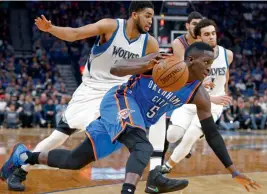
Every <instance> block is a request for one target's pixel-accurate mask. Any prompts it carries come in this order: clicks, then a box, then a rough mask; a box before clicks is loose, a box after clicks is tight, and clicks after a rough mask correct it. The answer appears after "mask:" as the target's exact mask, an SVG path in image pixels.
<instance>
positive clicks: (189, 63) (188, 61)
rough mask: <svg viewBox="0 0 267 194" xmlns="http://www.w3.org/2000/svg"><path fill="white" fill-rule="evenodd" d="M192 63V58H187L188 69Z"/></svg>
mask: <svg viewBox="0 0 267 194" xmlns="http://www.w3.org/2000/svg"><path fill="white" fill-rule="evenodd" d="M193 62H194V57H192V56H189V57H188V58H187V64H188V67H190V66H191V65H192V64H193Z"/></svg>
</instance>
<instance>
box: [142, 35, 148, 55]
mask: <svg viewBox="0 0 267 194" xmlns="http://www.w3.org/2000/svg"><path fill="white" fill-rule="evenodd" d="M147 40H148V33H146V37H145V40H144V45H143V51H142V57H143V56H145V55H146V46H147Z"/></svg>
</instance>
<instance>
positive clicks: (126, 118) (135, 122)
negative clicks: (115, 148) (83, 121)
mask: <svg viewBox="0 0 267 194" xmlns="http://www.w3.org/2000/svg"><path fill="white" fill-rule="evenodd" d="M117 89H118V88H117V87H114V88H112V89H111V90H110V91H109V92H107V94H106V95H105V96H104V98H103V101H102V103H101V106H100V114H101V120H102V121H103V123H104V124H105V125H106V129H107V130H108V133H109V134H110V137H111V139H112V141H115V140H116V139H117V138H118V137H119V135H120V134H121V133H123V132H124V130H125V129H126V128H127V126H131V127H135V128H140V129H143V130H145V128H146V127H145V122H144V118H143V116H142V113H141V110H140V108H139V106H138V104H137V102H136V101H135V99H134V98H133V97H132V96H131V95H129V94H123V93H122V94H118V93H117Z"/></svg>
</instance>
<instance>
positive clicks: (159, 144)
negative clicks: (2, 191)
mask: <svg viewBox="0 0 267 194" xmlns="http://www.w3.org/2000/svg"><path fill="white" fill-rule="evenodd" d="M202 18H203V17H202V15H201V14H200V13H199V12H191V13H190V14H189V15H188V19H187V21H186V24H185V27H186V29H187V33H186V34H185V35H181V36H179V37H178V38H177V39H175V40H174V41H173V43H172V46H173V53H174V54H175V55H176V56H177V57H178V59H179V60H180V61H182V60H184V53H185V50H186V49H187V48H188V47H189V45H190V44H192V43H194V42H195V41H196V38H195V36H194V28H195V26H196V25H197V23H198V22H200V21H201V19H202ZM170 116H171V112H170V113H167V114H166V116H165V115H164V116H162V118H161V119H160V120H159V121H158V123H157V124H156V125H155V126H152V127H151V128H150V129H149V141H150V142H151V143H152V145H153V147H154V152H153V154H152V156H151V159H150V170H153V169H154V168H155V167H156V166H157V165H162V164H163V163H162V162H164V156H165V152H166V151H167V148H168V142H167V141H166V139H164V138H162V137H166V130H167V128H168V126H169V123H170ZM166 117H167V119H165V118H166Z"/></svg>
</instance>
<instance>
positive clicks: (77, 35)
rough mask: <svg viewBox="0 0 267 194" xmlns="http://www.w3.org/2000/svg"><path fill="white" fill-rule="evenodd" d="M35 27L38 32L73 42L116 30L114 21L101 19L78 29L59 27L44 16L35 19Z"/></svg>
mask: <svg viewBox="0 0 267 194" xmlns="http://www.w3.org/2000/svg"><path fill="white" fill-rule="evenodd" d="M35 25H36V26H37V27H38V29H39V30H41V31H44V32H49V33H50V34H52V35H54V36H56V37H57V38H59V39H61V40H66V41H69V42H73V41H76V40H81V39H85V38H89V37H93V36H97V35H102V34H105V33H108V32H113V31H115V30H116V28H117V25H118V24H117V21H116V20H115V19H102V20H99V21H98V22H96V23H93V24H88V25H86V26H82V27H79V28H71V27H59V26H55V25H53V24H52V23H51V21H50V20H47V19H46V18H45V16H44V15H42V16H41V17H38V18H36V19H35Z"/></svg>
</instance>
